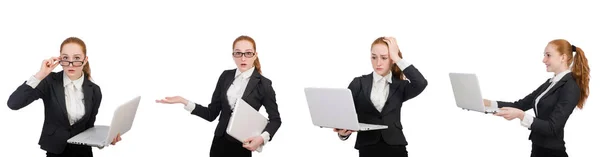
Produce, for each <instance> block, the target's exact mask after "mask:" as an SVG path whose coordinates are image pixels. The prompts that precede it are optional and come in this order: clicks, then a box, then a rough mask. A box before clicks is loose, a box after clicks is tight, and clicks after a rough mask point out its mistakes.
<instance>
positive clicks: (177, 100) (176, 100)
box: [156, 96, 188, 105]
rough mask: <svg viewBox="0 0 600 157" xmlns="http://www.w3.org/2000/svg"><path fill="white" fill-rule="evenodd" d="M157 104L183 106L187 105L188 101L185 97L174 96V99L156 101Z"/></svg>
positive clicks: (167, 98)
mask: <svg viewBox="0 0 600 157" xmlns="http://www.w3.org/2000/svg"><path fill="white" fill-rule="evenodd" d="M156 103H162V104H176V103H181V104H184V105H187V104H188V100H187V99H185V98H183V97H180V96H172V97H165V98H164V99H160V100H156Z"/></svg>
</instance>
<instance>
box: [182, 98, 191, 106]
mask: <svg viewBox="0 0 600 157" xmlns="http://www.w3.org/2000/svg"><path fill="white" fill-rule="evenodd" d="M181 103H182V104H183V106H187V105H188V104H189V103H190V101H188V100H186V99H183V101H181Z"/></svg>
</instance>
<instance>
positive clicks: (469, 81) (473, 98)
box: [449, 73, 498, 114]
mask: <svg viewBox="0 0 600 157" xmlns="http://www.w3.org/2000/svg"><path fill="white" fill-rule="evenodd" d="M449 75H450V83H451V84H452V91H453V92H454V100H455V102H456V105H457V106H458V107H460V108H462V109H465V110H469V111H477V112H483V113H486V114H487V113H496V112H498V110H497V109H493V110H492V109H487V108H486V107H485V105H484V104H483V96H482V94H481V88H480V87H479V80H478V79H477V75H475V74H472V73H449Z"/></svg>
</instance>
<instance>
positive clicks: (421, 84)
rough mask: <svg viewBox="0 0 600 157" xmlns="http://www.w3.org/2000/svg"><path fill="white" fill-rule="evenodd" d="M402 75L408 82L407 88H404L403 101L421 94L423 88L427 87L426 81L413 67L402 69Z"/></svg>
mask: <svg viewBox="0 0 600 157" xmlns="http://www.w3.org/2000/svg"><path fill="white" fill-rule="evenodd" d="M403 72H404V75H405V76H406V78H408V79H409V80H410V83H408V85H407V86H404V99H403V100H402V101H407V100H409V99H412V98H414V97H416V96H417V95H419V94H421V92H423V90H425V87H427V79H425V77H423V74H421V73H420V72H419V70H417V68H415V66H414V65H410V66H408V67H406V68H405V69H404V71H403Z"/></svg>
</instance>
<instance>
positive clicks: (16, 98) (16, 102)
mask: <svg viewBox="0 0 600 157" xmlns="http://www.w3.org/2000/svg"><path fill="white" fill-rule="evenodd" d="M48 90H49V89H48V81H47V80H46V79H43V80H41V81H40V83H39V84H38V85H37V86H36V87H35V88H31V86H29V85H27V82H24V83H23V84H21V86H19V87H18V88H17V90H15V91H14V92H13V93H12V94H11V95H10V97H9V98H8V102H7V103H8V108H10V109H12V110H18V109H21V108H23V107H25V106H27V105H29V104H31V103H32V102H33V101H35V100H37V99H39V98H43V97H44V96H45V95H47V94H48Z"/></svg>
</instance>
